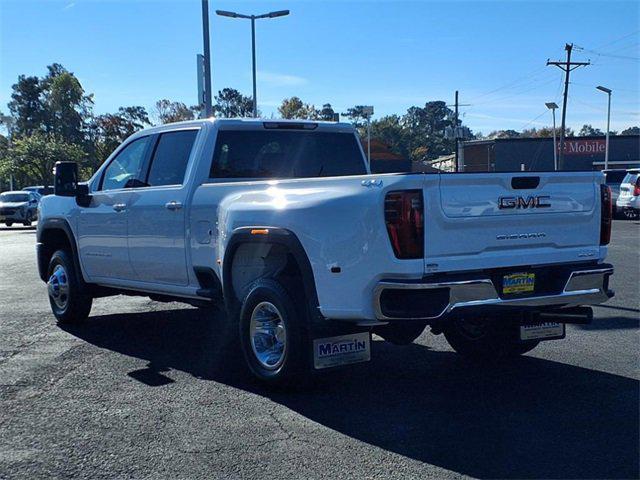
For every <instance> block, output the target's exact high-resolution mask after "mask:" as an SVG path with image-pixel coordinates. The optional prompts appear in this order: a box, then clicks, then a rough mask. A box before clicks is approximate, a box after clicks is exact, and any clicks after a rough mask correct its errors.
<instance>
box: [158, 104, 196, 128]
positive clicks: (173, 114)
mask: <svg viewBox="0 0 640 480" xmlns="http://www.w3.org/2000/svg"><path fill="white" fill-rule="evenodd" d="M155 108H156V116H157V118H158V121H159V122H160V123H162V124H164V123H173V122H183V121H185V120H193V119H195V118H196V116H197V114H198V112H199V110H200V107H198V106H194V107H187V105H185V104H184V103H182V102H172V101H170V100H167V99H162V100H158V101H157V102H156V105H155Z"/></svg>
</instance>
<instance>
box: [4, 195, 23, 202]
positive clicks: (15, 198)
mask: <svg viewBox="0 0 640 480" xmlns="http://www.w3.org/2000/svg"><path fill="white" fill-rule="evenodd" d="M28 201H29V194H28V193H3V194H2V195H0V202H28Z"/></svg>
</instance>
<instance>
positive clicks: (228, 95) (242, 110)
mask: <svg viewBox="0 0 640 480" xmlns="http://www.w3.org/2000/svg"><path fill="white" fill-rule="evenodd" d="M215 100H216V104H215V105H214V106H213V111H214V112H215V114H216V116H219V117H224V118H238V117H251V116H252V115H253V99H252V98H251V97H246V96H244V95H242V94H241V93H240V92H239V91H238V90H236V89H235V88H223V89H222V90H220V91H218V95H216V96H215Z"/></svg>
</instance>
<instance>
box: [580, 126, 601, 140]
mask: <svg viewBox="0 0 640 480" xmlns="http://www.w3.org/2000/svg"><path fill="white" fill-rule="evenodd" d="M601 135H604V133H602V130H600V129H599V128H594V127H592V126H591V125H589V124H585V125H583V126H582V128H581V129H580V131H579V132H578V136H579V137H590V136H601Z"/></svg>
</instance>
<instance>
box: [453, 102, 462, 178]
mask: <svg viewBox="0 0 640 480" xmlns="http://www.w3.org/2000/svg"><path fill="white" fill-rule="evenodd" d="M455 103H456V110H455V112H456V113H455V116H456V117H455V120H456V123H455V125H454V126H453V138H454V140H455V142H456V151H455V155H456V156H455V159H456V172H459V171H460V165H458V90H456V102H455Z"/></svg>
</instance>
